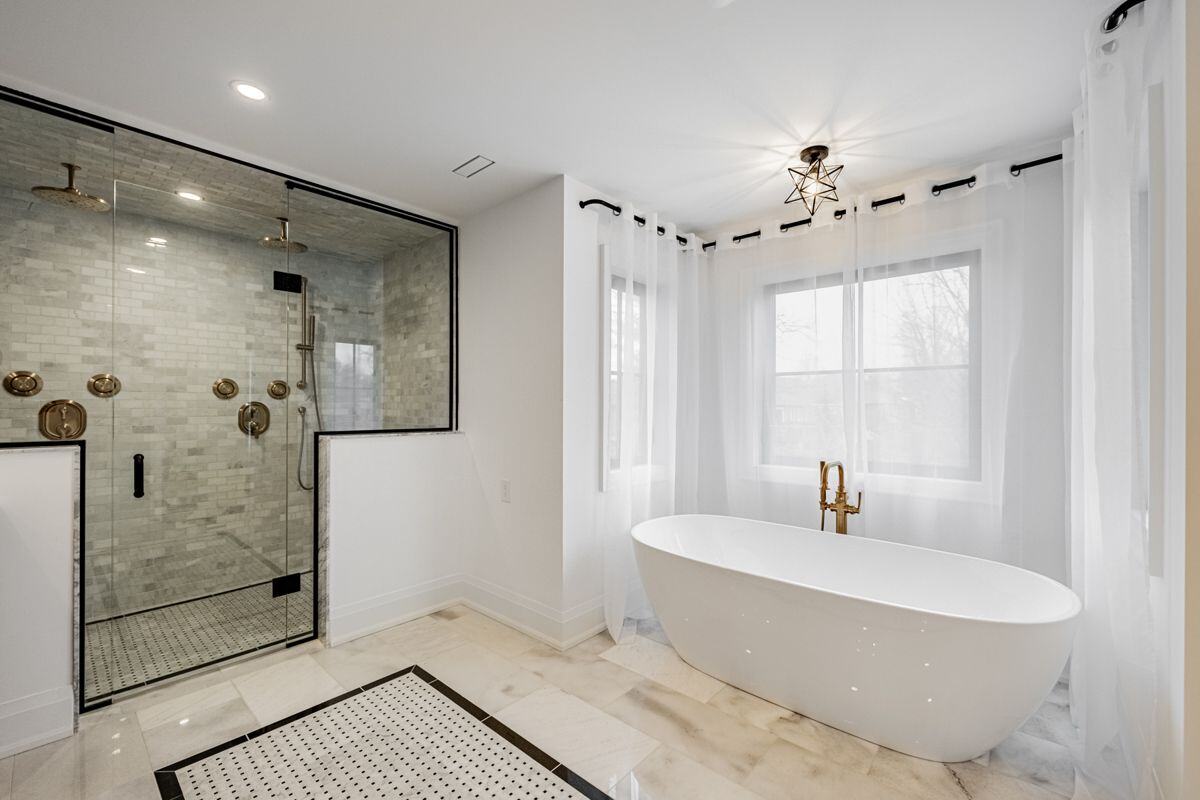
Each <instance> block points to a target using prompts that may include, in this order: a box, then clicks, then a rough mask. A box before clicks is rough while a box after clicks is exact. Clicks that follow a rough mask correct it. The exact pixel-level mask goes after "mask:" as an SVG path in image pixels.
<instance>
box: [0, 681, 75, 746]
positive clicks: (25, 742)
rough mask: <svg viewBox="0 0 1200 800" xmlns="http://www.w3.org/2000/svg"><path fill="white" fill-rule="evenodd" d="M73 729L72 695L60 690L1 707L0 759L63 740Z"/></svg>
mask: <svg viewBox="0 0 1200 800" xmlns="http://www.w3.org/2000/svg"><path fill="white" fill-rule="evenodd" d="M74 729H75V691H74V689H72V688H71V687H70V686H59V687H57V688H55V689H47V690H46V691H44V692H38V693H37V694H31V695H27V696H25V697H18V698H17V699H16V700H9V701H8V702H6V703H2V704H0V758H7V757H8V756H11V755H15V754H17V753H23V752H24V751H26V750H32V749H33V748H35V747H39V746H41V745H43V744H48V743H50V742H55V741H58V740H59V739H65V738H66V737H68V736H70V735H71V734H72V733H74Z"/></svg>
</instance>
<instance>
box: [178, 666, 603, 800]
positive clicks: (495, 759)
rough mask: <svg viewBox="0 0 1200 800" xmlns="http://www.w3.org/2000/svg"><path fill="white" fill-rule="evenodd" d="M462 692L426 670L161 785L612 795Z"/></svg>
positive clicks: (253, 791) (545, 798) (187, 790)
mask: <svg viewBox="0 0 1200 800" xmlns="http://www.w3.org/2000/svg"><path fill="white" fill-rule="evenodd" d="M452 698H457V695H455V694H454V693H453V692H452V690H446V691H440V690H439V689H438V688H436V679H434V678H433V677H432V676H430V675H428V673H424V672H422V671H420V670H419V668H418V670H417V672H407V673H406V674H403V675H402V676H400V677H395V678H391V679H388V680H385V681H383V682H379V683H377V684H374V685H369V686H367V687H363V689H361V690H356V692H354V693H351V694H350V695H349V696H347V697H344V698H341V699H337V700H335V701H331V702H330V703H327V704H324V705H322V706H319V707H318V708H317V709H316V710H312V711H310V712H305V713H303V714H301V715H298V716H297V718H294V719H292V720H291V721H290V722H286V723H285V724H282V725H278V724H277V725H278V727H270V726H269V727H268V728H267V729H264V730H263V731H261V732H256V733H252V734H249V736H248V737H246V739H245V740H244V741H236V742H235V743H230V744H227V745H225V746H223V747H222V748H216V750H217V751H216V752H210V754H207V755H205V754H202V755H201V756H200V757H198V758H193V759H188V760H185V761H184V762H181V763H180V764H178V765H173V766H171V767H167V768H165V769H163V770H160V771H159V772H158V773H157V776H158V779H159V786H160V791H161V792H162V794H163V797H164V798H165V800H173V796H175V797H182V798H187V800H234V798H237V799H238V800H245V799H247V798H249V799H252V800H260V799H261V800H271V799H272V798H279V799H280V800H283V799H284V798H287V799H289V800H291V799H295V800H299V798H430V799H431V800H432V799H433V798H442V799H444V800H473V799H475V798H479V799H482V798H496V797H503V798H514V800H517V799H519V798H528V799H529V800H534V798H536V799H537V800H579V798H580V797H593V798H594V797H606V796H605V795H603V794H601V793H599V792H598V790H596V789H595V788H594V787H592V786H590V785H581V782H580V781H579V779H578V778H577V776H574V775H573V774H572V773H569V770H565V769H564V768H562V767H561V765H557V764H556V763H555V762H554V761H553V759H550V758H549V757H548V756H546V755H545V754H544V753H542V752H541V751H538V750H536V748H533V747H532V746H531V745H529V744H528V743H527V742H524V741H523V740H521V739H520V737H519V736H516V735H514V734H513V733H512V732H511V731H508V730H507V729H506V728H504V727H503V726H502V725H498V724H496V723H495V722H494V721H492V725H493V726H495V727H497V728H498V729H499V730H500V731H503V732H504V733H505V734H506V735H502V734H501V733H500V732H497V730H493V728H492V727H489V725H488V724H487V722H485V721H483V720H484V719H488V720H490V718H487V717H486V715H485V714H482V712H479V710H478V709H477V708H475V707H474V706H471V704H470V703H468V702H466V701H463V700H461V698H457V699H452ZM510 740H511V741H510ZM517 741H519V742H520V746H518V745H517V744H515V743H514V742H517ZM523 749H528V750H529V751H530V754H527V753H526V752H523ZM189 762H190V763H189ZM552 770H553V771H552ZM564 773H566V775H564ZM568 776H569V777H568ZM576 787H579V788H576Z"/></svg>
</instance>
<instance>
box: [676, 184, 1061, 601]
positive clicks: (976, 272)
mask: <svg viewBox="0 0 1200 800" xmlns="http://www.w3.org/2000/svg"><path fill="white" fill-rule="evenodd" d="M1007 167H1008V164H1007V163H1006V164H1003V165H999V164H995V165H983V166H981V167H979V168H978V169H976V170H975V173H976V182H975V185H974V187H973V188H970V189H965V188H964V189H958V190H948V191H947V192H945V193H943V194H942V195H940V196H938V197H934V196H932V194H931V193H930V187H931V183H922V184H918V185H913V186H909V187H905V189H904V194H905V196H906V201H905V203H904V204H903V205H901V204H891V205H888V206H882V207H880V208H879V209H878V210H875V211H873V210H871V205H870V201H869V199H861V200H859V202H858V209H859V211H858V212H857V213H855V212H854V211H853V210H852V209H853V204H852V203H847V206H849V207H850V208H851V210H850V211H849V212H848V213H847V214H846V215H845V216H844V218H842V219H841V220H835V219H833V218H832V217H831V216H829V212H825V215H823V216H820V217H819V218H818V220H816V221H815V222H814V223H813V224H812V225H809V226H804V227H802V228H799V229H793V231H795V232H791V233H787V234H782V235H781V234H778V233H775V232H776V231H778V223H774V224H764V225H763V226H762V228H763V231H764V238H763V239H762V240H759V241H754V240H751V241H749V242H747V243H743V244H733V243H732V242H731V241H729V240H728V239H726V240H725V241H719V243H718V246H717V248H716V250H715V252H713V253H712V254H711V255H709V256H707V257H706V258H705V259H704V260H703V263H702V264H701V266H700V274H701V276H702V277H701V282H702V283H704V284H705V285H706V286H707V291H706V292H703V293H697V298H698V299H697V300H696V302H697V303H698V304H699V305H700V306H701V310H700V311H698V312H697V313H694V314H688V315H686V316H687V317H688V318H689V319H692V318H694V319H695V320H697V323H698V330H696V331H692V332H688V333H686V334H685V335H684V336H683V339H682V344H681V346H682V347H683V348H684V351H685V353H687V350H688V348H689V347H690V346H691V345H692V343H698V347H699V351H700V352H699V354H698V356H697V360H698V361H699V362H700V364H701V369H700V375H701V377H700V379H699V388H698V390H697V393H698V395H699V401H698V406H699V408H700V412H699V415H698V416H699V418H700V420H701V424H699V425H698V426H697V429H698V437H699V440H700V441H699V444H698V446H697V448H696V451H697V453H698V459H699V486H700V490H699V491H698V493H697V499H698V504H699V507H700V509H701V510H703V511H708V512H713V513H727V514H735V515H739V516H748V517H755V518H761V519H769V520H773V521H778V522H785V523H790V524H799V525H805V526H811V527H817V526H818V524H819V522H820V512H819V509H818V505H817V483H818V470H817V465H818V462H819V461H820V460H839V461H842V462H844V463H845V464H846V467H847V469H848V473H849V476H850V482H851V485H852V488H854V489H861V490H862V491H863V513H862V514H861V515H860V516H857V517H852V518H851V524H850V528H851V533H852V534H857V535H867V536H872V537H875V538H884V539H890V540H895V541H902V542H907V543H910V544H917V545H923V546H927V547H935V548H938V549H943V550H950V551H954V552H960V553H967V554H970V555H976V556H982V557H987V558H994V559H998V560H1003V561H1007V562H1010V563H1014V564H1018V565H1021V566H1026V567H1029V568H1033V569H1036V570H1038V571H1041V572H1043V573H1046V574H1049V575H1052V576H1054V577H1057V578H1060V579H1064V580H1065V578H1066V537H1065V534H1064V529H1065V525H1066V519H1065V510H1064V504H1063V497H1064V495H1065V480H1066V477H1065V455H1064V449H1065V445H1064V438H1063V436H1062V430H1063V425H1064V421H1063V381H1062V369H1063V363H1062V361H1063V326H1062V304H1063V294H1062V293H1063V269H1064V266H1063V239H1062V236H1063V214H1062V183H1061V172H1060V169H1059V168H1058V167H1056V166H1053V167H1049V168H1042V170H1041V171H1040V172H1030V173H1029V174H1028V175H1023V176H1021V177H1019V178H1013V177H1012V176H1011V175H1009V173H1008V169H1007ZM955 177H957V176H955ZM772 234H773V235H772ZM830 522H832V521H830Z"/></svg>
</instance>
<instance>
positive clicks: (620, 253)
mask: <svg viewBox="0 0 1200 800" xmlns="http://www.w3.org/2000/svg"><path fill="white" fill-rule="evenodd" d="M634 216H635V213H634V212H633V211H632V209H631V207H630V206H629V205H628V204H626V211H625V212H624V213H623V214H622V215H621V216H619V217H612V216H608V215H602V216H601V218H600V225H599V246H600V251H599V264H600V277H599V280H600V281H601V291H602V296H604V297H605V308H606V311H607V313H606V314H605V315H604V324H605V330H604V335H603V338H602V341H603V342H605V343H606V344H607V346H606V347H605V351H604V355H603V358H602V361H603V366H602V370H603V372H604V375H603V379H604V381H605V386H606V389H605V392H604V395H605V399H604V406H605V408H604V423H603V427H604V434H603V441H604V447H603V453H604V454H603V458H602V460H603V463H602V464H601V472H602V475H603V480H602V483H603V487H602V488H603V492H602V494H601V498H600V501H599V503H598V504H597V509H598V514H599V515H600V519H599V520H598V521H597V529H598V530H599V531H600V534H601V536H602V538H603V548H602V552H603V558H604V617H605V623H606V624H607V626H608V631H609V634H610V635H611V636H612V637H613V639H614V640H617V641H619V640H620V639H621V638H622V634H623V632H626V633H627V632H628V623H629V620H631V619H636V618H637V617H639V616H643V615H645V614H646V613H648V610H647V608H646V598H645V593H644V591H643V590H642V587H641V582H640V581H639V580H638V576H637V568H636V566H635V564H634V560H633V545H632V541H631V539H630V536H629V531H630V529H631V528H632V527H633V526H634V525H636V524H637V523H639V522H641V521H643V520H645V519H650V518H652V517H658V516H663V515H666V514H671V513H673V512H674V510H675V491H676V480H675V470H676V467H675V464H676V430H677V409H678V407H679V403H678V399H677V396H678V388H677V386H678V380H679V356H678V349H679V348H678V332H679V322H678V308H679V293H680V277H679V276H680V272H681V271H686V270H687V269H688V266H687V263H688V262H689V261H690V262H693V263H694V262H695V259H696V255H695V253H696V243H695V242H692V243H691V245H690V246H689V247H688V248H687V249H686V250H685V249H683V248H681V247H680V245H679V243H678V242H677V240H676V239H675V230H674V226H673V225H667V226H666V228H667V231H666V234H665V235H662V236H660V235H659V234H658V233H657V230H656V229H657V225H658V222H657V219H656V217H655V215H654V214H648V215H646V216H647V220H646V223H645V225H644V226H643V225H638V224H637V223H636V222H635V221H634ZM692 271H693V272H694V267H693V268H692Z"/></svg>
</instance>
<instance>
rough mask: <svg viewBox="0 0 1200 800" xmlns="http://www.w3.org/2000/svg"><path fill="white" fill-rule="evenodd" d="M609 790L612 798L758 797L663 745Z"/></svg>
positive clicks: (702, 799) (690, 799) (698, 799)
mask: <svg viewBox="0 0 1200 800" xmlns="http://www.w3.org/2000/svg"><path fill="white" fill-rule="evenodd" d="M610 794H611V796H612V798H613V800H760V798H759V796H758V795H756V794H753V793H751V792H749V791H747V790H746V789H743V788H742V787H741V786H738V785H737V784H736V783H734V782H733V781H731V780H729V779H728V778H725V777H723V776H721V775H718V774H717V773H715V772H713V771H712V770H711V769H708V768H707V767H705V766H704V765H702V764H700V763H699V762H697V761H693V760H692V759H690V758H688V757H687V756H685V755H683V754H682V753H680V752H677V751H675V750H672V749H671V748H669V747H667V746H666V745H660V746H659V747H658V748H657V749H656V750H655V751H654V752H652V753H651V754H650V755H649V756H647V757H646V758H644V759H642V762H641V763H640V764H638V765H637V766H636V767H634V768H633V771H632V772H630V773H629V774H628V775H626V776H625V777H624V778H622V779H621V780H619V781H618V782H617V785H616V786H614V787H613V788H612V791H611V792H610Z"/></svg>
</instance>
